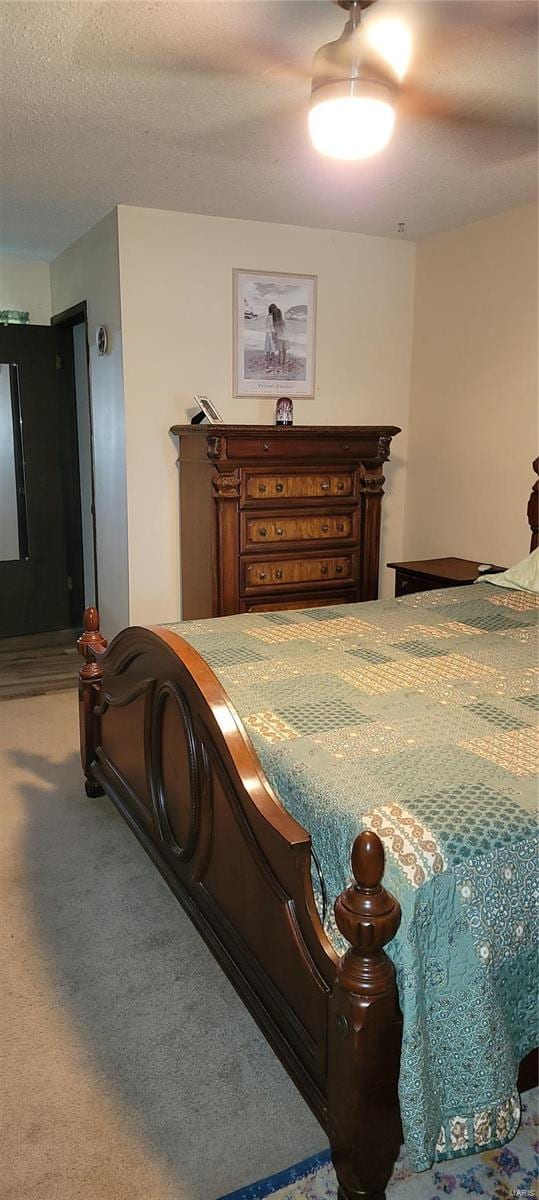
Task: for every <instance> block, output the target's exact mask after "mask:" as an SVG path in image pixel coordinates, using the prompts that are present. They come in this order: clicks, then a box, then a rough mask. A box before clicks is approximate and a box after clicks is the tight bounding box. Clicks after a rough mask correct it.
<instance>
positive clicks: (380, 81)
mask: <svg viewBox="0 0 539 1200" xmlns="http://www.w3.org/2000/svg"><path fill="white" fill-rule="evenodd" d="M337 3H338V4H339V6H340V7H341V8H344V9H345V10H347V12H348V20H347V22H346V25H345V27H344V30H343V32H342V33H341V35H340V37H339V38H337V39H336V41H333V42H328V43H327V45H325V46H322V47H321V48H320V49H319V50H318V51H317V53H316V54H315V56H314V60H313V68H312V88H311V101H310V112H309V130H310V135H311V140H312V142H313V145H314V146H315V147H316V149H317V150H319V151H320V152H321V153H322V154H325V155H328V156H329V157H332V158H339V159H348V160H354V159H361V158H368V157H370V156H371V155H373V154H377V153H379V152H380V151H381V150H383V149H384V147H385V146H387V144H388V142H389V140H390V138H391V135H392V133H393V128H394V124H395V102H396V100H397V99H398V98H399V95H402V96H403V97H404V100H405V101H406V88H405V87H404V85H403V80H404V77H405V74H406V71H407V68H408V65H409V62H410V58H411V53H412V37H411V34H410V30H409V28H408V27H407V25H406V24H405V23H404V22H403V21H402V20H401V19H400V18H399V17H391V16H390V17H382V18H381V19H380V20H378V21H376V20H374V21H369V22H368V23H365V22H363V21H362V13H363V10H364V9H367V8H371V6H372V5H373V4H374V3H375V0H337ZM408 99H409V100H410V99H411V100H412V106H411V107H412V110H413V108H414V107H415V109H416V111H419V113H421V111H423V112H424V113H428V114H429V115H431V116H436V117H440V116H442V117H444V116H445V117H447V116H449V117H456V118H457V119H462V116H460V117H459V116H458V115H457V114H453V113H451V112H450V111H447V106H446V111H445V112H444V106H443V104H442V105H438V111H437V110H436V104H434V105H433V104H432V100H431V102H430V104H429V99H430V98H429V96H428V94H427V93H426V92H423V94H422V93H421V91H416V94H415V104H414V93H413V92H412V91H411V90H409V91H408ZM404 107H406V104H405V105H404ZM409 107H410V106H409ZM429 110H430V111H429Z"/></svg>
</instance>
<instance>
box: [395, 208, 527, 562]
mask: <svg viewBox="0 0 539 1200" xmlns="http://www.w3.org/2000/svg"><path fill="white" fill-rule="evenodd" d="M536 454H537V210H536V208H535V206H533V205H527V206H525V207H523V208H518V209H513V210H512V211H511V212H507V213H502V214H501V215H500V216H496V217H492V218H489V219H488V220H485V221H478V222H476V223H475V224H473V225H467V226H465V227H464V228H460V229H455V230H453V231H451V232H450V233H445V234H441V235H439V236H436V237H433V238H429V239H428V240H427V241H424V242H421V243H420V244H419V245H418V247H417V270H416V303H415V320H414V353H413V367H412V388H411V406H410V437H409V463H408V479H407V491H406V513H405V541H404V544H405V557H407V558H411V559H413V558H422V557H428V556H436V557H437V556H439V555H447V554H454V555H457V556H459V557H463V558H472V559H481V560H483V561H484V562H494V563H499V564H502V565H509V564H510V563H514V562H516V561H517V560H518V559H520V558H523V557H524V555H525V554H526V553H527V552H528V547H529V533H528V528H527V524H526V515H525V513H526V504H527V499H528V495H529V492H530V488H531V484H532V471H531V465H530V464H531V461H532V459H533V458H534V457H535V456H536Z"/></svg>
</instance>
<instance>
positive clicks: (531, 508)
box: [528, 458, 539, 552]
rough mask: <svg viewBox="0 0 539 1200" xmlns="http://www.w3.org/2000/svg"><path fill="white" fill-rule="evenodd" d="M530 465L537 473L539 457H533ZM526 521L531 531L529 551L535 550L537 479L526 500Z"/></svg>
mask: <svg viewBox="0 0 539 1200" xmlns="http://www.w3.org/2000/svg"><path fill="white" fill-rule="evenodd" d="M532 465H533V469H534V471H535V474H536V475H539V458H536V459H534V462H533V464H532ZM528 522H529V526H530V529H531V531H532V540H531V545H530V552H531V551H532V550H536V549H537V545H538V544H539V479H536V480H535V483H534V485H533V487H532V491H531V496H530V499H529V500H528Z"/></svg>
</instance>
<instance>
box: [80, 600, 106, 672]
mask: <svg viewBox="0 0 539 1200" xmlns="http://www.w3.org/2000/svg"><path fill="white" fill-rule="evenodd" d="M82 624H83V633H81V635H80V638H79V639H78V641H77V649H78V651H79V654H82V657H83V659H84V662H83V664H82V667H81V669H80V671H79V676H80V678H81V680H84V679H86V680H94V681H95V680H96V679H98V678H99V679H100V678H101V676H102V671H101V667H100V666H99V665H98V664H97V662H96V659H95V652H96V651H103V650H106V647H107V643H106V641H105V638H104V637H103V634H102V633H100V632H99V613H98V611H97V608H93V607H90V608H86V609H85V610H84V616H83V618H82Z"/></svg>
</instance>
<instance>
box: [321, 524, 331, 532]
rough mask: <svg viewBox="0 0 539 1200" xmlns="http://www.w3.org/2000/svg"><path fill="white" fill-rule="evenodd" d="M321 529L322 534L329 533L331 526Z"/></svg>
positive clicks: (323, 526)
mask: <svg viewBox="0 0 539 1200" xmlns="http://www.w3.org/2000/svg"><path fill="white" fill-rule="evenodd" d="M320 528H321V530H322V533H329V525H321V526H320Z"/></svg>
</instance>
